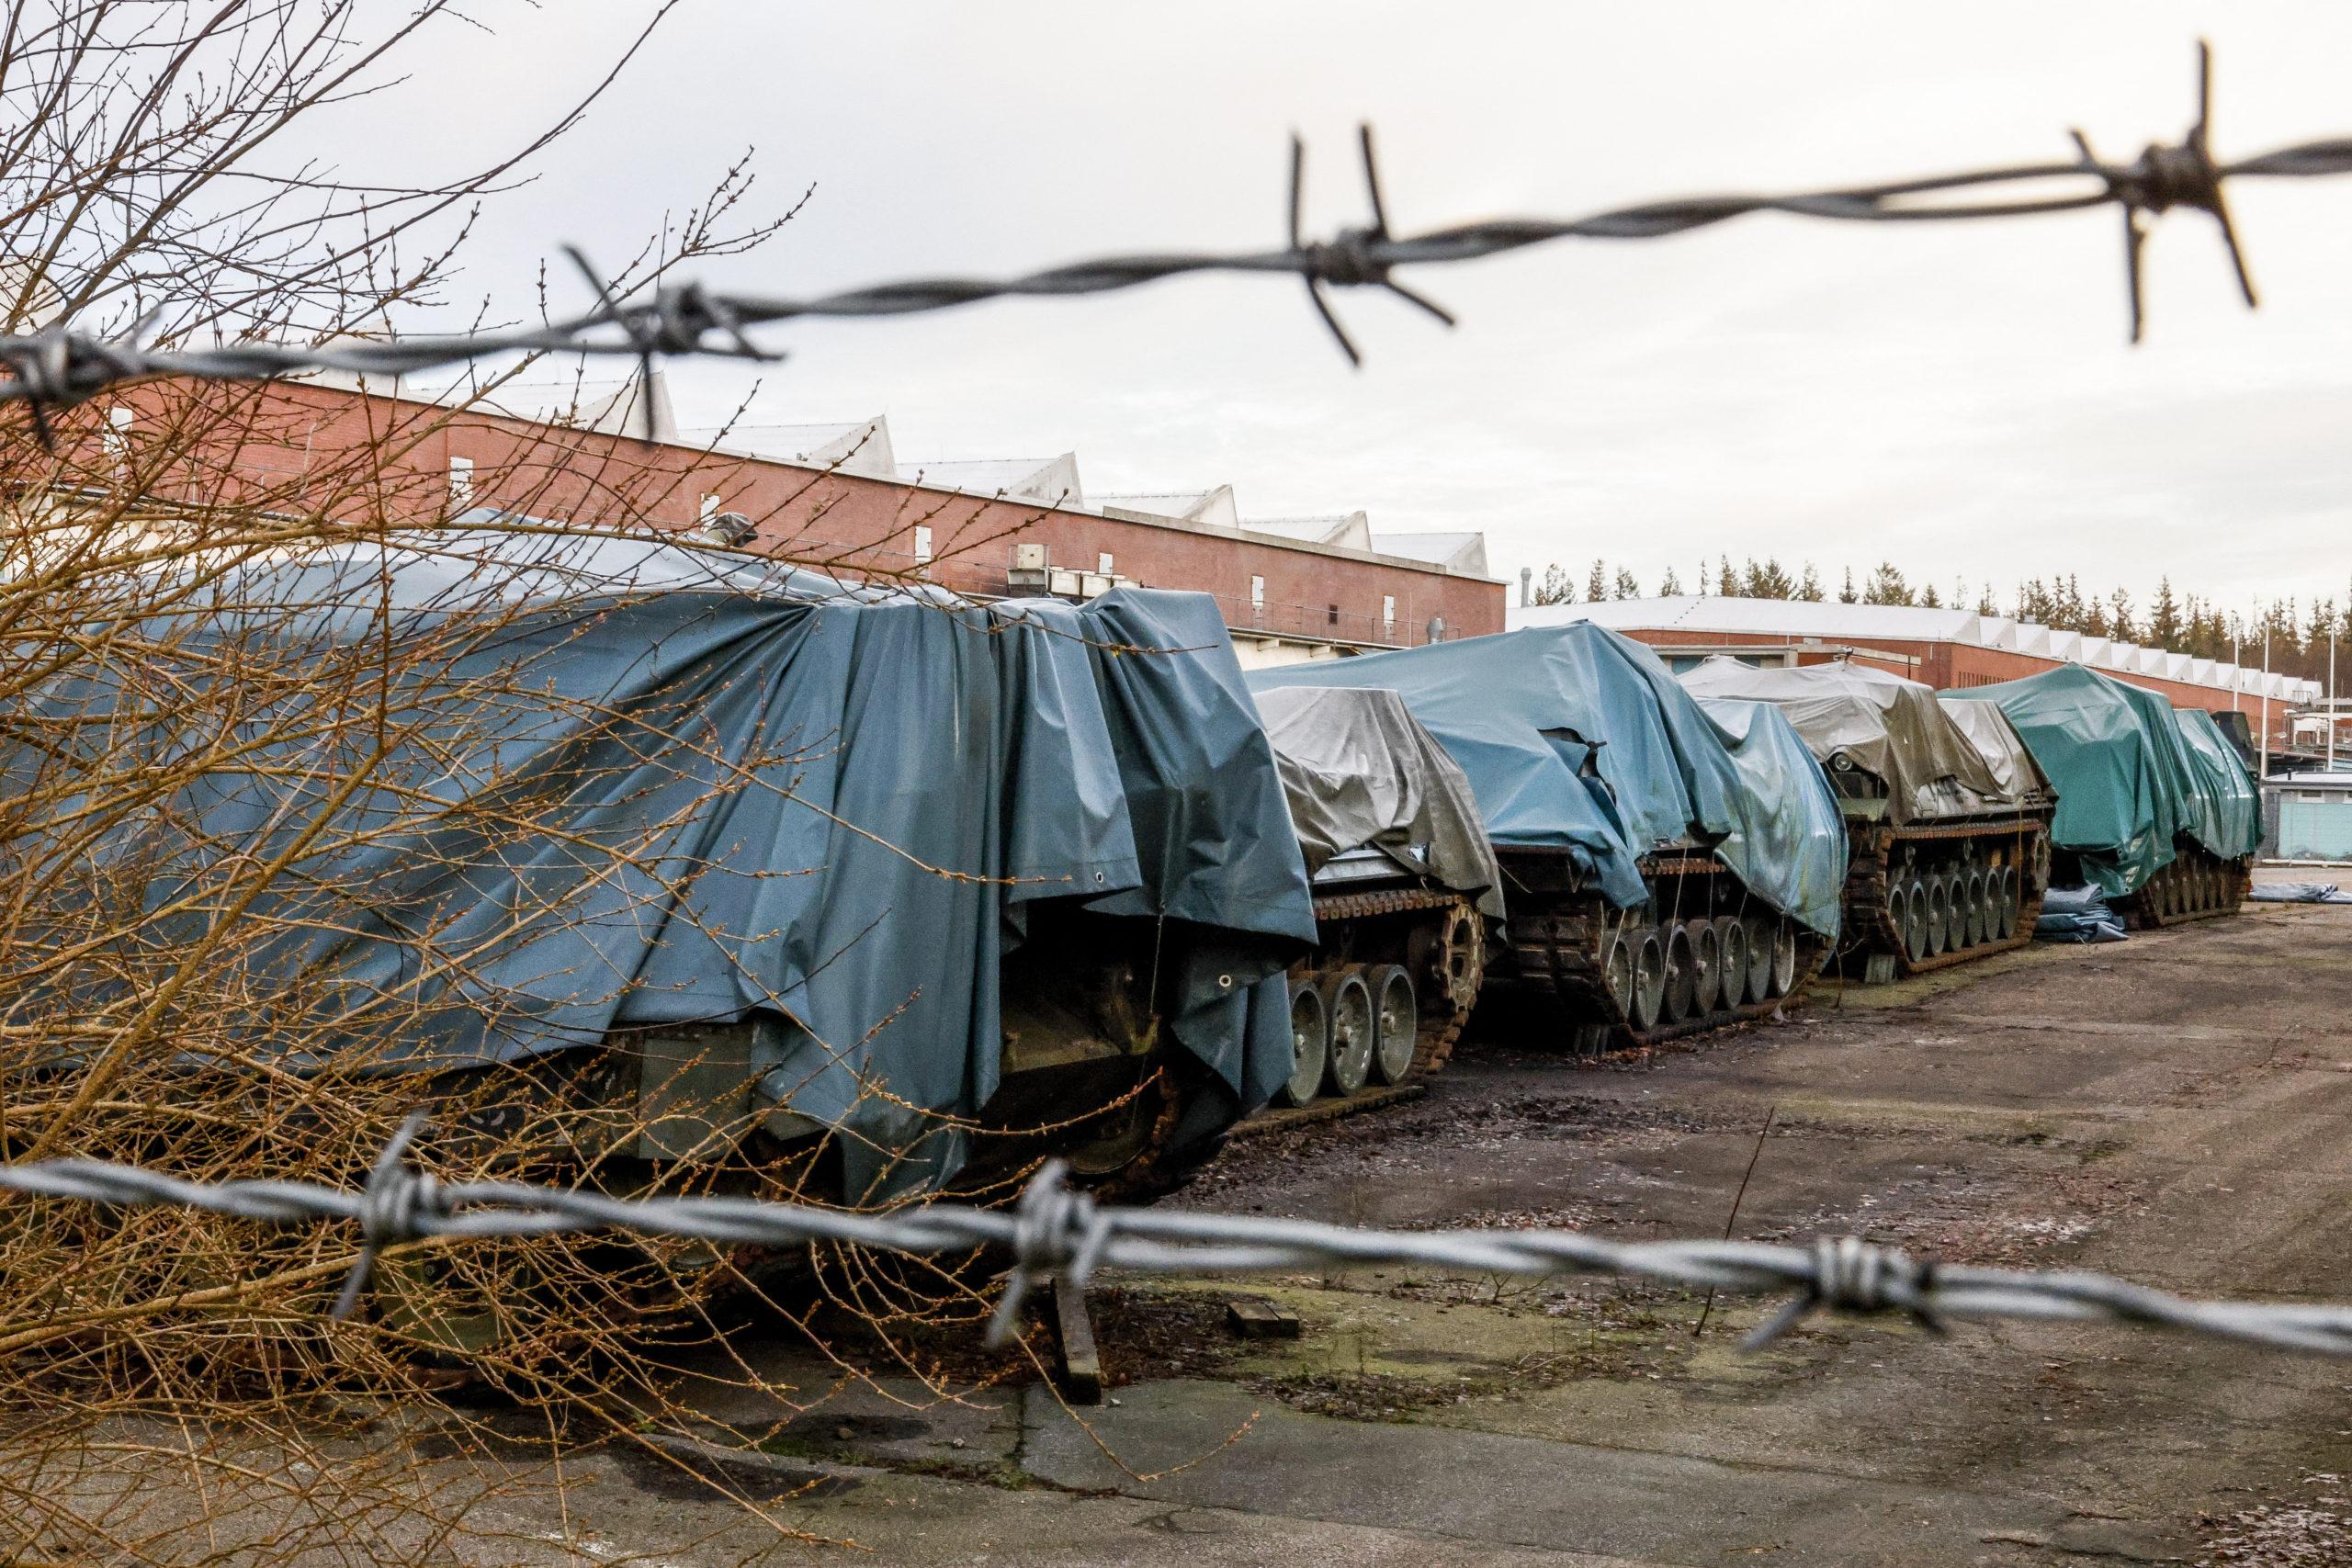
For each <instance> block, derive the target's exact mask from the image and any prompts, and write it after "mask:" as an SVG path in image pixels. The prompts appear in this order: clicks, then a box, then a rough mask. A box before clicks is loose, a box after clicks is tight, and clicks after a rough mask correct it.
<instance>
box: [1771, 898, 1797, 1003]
mask: <svg viewBox="0 0 2352 1568" xmlns="http://www.w3.org/2000/svg"><path fill="white" fill-rule="evenodd" d="M1796 988H1797V924H1796V922H1795V921H1794V920H1792V919H1789V918H1788V917H1787V916H1786V915H1782V916H1781V922H1780V924H1778V925H1776V926H1774V927H1773V928H1772V994H1773V995H1774V996H1776V997H1785V996H1787V995H1788V994H1789V993H1790V992H1791V991H1793V990H1795V989H1796Z"/></svg>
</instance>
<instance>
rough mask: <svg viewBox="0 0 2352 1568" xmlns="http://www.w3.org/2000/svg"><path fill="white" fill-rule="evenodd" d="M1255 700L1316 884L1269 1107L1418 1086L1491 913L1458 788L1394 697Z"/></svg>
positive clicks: (1481, 960) (1302, 692)
mask: <svg viewBox="0 0 2352 1568" xmlns="http://www.w3.org/2000/svg"><path fill="white" fill-rule="evenodd" d="M1257 701H1258V711H1259V714H1260V716H1261V717H1262V718H1263V719H1264V721H1265V726H1266V738H1267V739H1269V740H1270V741H1272V743H1273V748H1274V761H1275V763H1276V765H1277V766H1278V767H1279V768H1280V769H1281V770H1282V777H1283V793H1284V795H1286V796H1287V798H1288V799H1289V802H1290V810H1291V819H1292V821H1293V823H1294V825H1295V827H1296V829H1297V830H1298V844H1299V851H1300V852H1301V854H1302V855H1303V856H1304V857H1305V860H1306V869H1307V872H1308V874H1310V875H1311V876H1312V877H1313V879H1314V887H1315V921H1316V932H1317V945H1316V949H1315V951H1314V952H1313V953H1309V954H1308V955H1306V957H1305V958H1302V959H1301V960H1300V961H1299V962H1298V963H1297V964H1294V965H1292V968H1291V1040H1292V1049H1293V1053H1294V1055H1293V1061H1294V1063H1295V1070H1294V1071H1293V1073H1292V1075H1291V1078H1290V1081H1289V1082H1288V1083H1287V1084H1285V1085H1284V1086H1283V1092H1282V1094H1281V1095H1280V1096H1279V1097H1278V1098H1279V1100H1281V1101H1282V1102H1283V1103H1287V1104H1290V1105H1294V1106H1300V1105H1306V1104H1309V1103H1311V1102H1313V1101H1314V1100H1317V1098H1318V1097H1320V1096H1322V1095H1324V1094H1326V1093H1329V1094H1332V1095H1336V1096H1340V1097H1341V1098H1346V1097H1351V1096H1355V1095H1358V1094H1360V1093H1363V1092H1364V1090H1365V1086H1366V1084H1367V1083H1368V1082H1369V1083H1372V1084H1374V1085H1376V1086H1379V1087H1389V1086H1397V1085H1402V1084H1407V1083H1411V1082H1415V1081H1417V1080H1419V1079H1420V1078H1424V1077H1428V1076H1429V1075H1430V1074H1431V1073H1434V1072H1436V1071H1438V1070H1439V1069H1440V1068H1441V1067H1442V1066H1445V1063H1446V1059H1447V1058H1448V1057H1449V1056H1451V1055H1453V1043H1454V1042H1455V1040H1457V1039H1458V1038H1460V1036H1461V1033H1462V1029H1463V1025H1464V1024H1465V1023H1467V1022H1468V1021H1469V1020H1470V1008H1471V1004H1472V1003H1473V1002H1475V1001H1476V999H1477V996H1478V987H1479V982H1480V979H1481V977H1482V976H1483V973H1484V967H1485V954H1486V922H1487V920H1488V919H1500V918H1501V916H1502V913H1503V900H1502V892H1501V882H1502V874H1501V873H1500V871H1499V870H1498V869H1497V867H1496V864H1495V856H1494V852H1493V850H1492V849H1490V848H1489V847H1488V846H1487V834H1486V829H1484V828H1483V827H1481V826H1480V825H1479V822H1478V808H1477V803H1476V799H1475V797H1474V796H1473V795H1472V793H1471V789H1470V781H1469V780H1468V778H1466V777H1465V776H1464V774H1463V772H1462V770H1461V769H1460V768H1459V767H1457V766H1456V765H1455V764H1454V761H1453V758H1451V757H1449V756H1447V755H1446V754H1445V750H1444V748H1443V747H1442V746H1440V745H1439V744H1438V743H1437V741H1436V739H1435V738H1433V737H1432V736H1431V735H1430V732H1429V731H1428V730H1426V729H1424V728H1422V727H1421V726H1420V724H1419V722H1418V721H1416V720H1415V719H1414V717H1413V716H1412V714H1411V713H1410V712H1409V711H1408V709H1407V708H1406V706H1405V703H1404V700H1403V699H1402V698H1400V697H1399V696H1398V695H1397V694H1396V693H1395V692H1392V691H1386V690H1377V689H1366V688H1363V687H1349V686H1341V687H1318V686H1289V687H1275V688H1271V689H1268V690H1265V691H1261V692H1260V693H1258V694H1257Z"/></svg>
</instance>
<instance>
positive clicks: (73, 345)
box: [0, 42, 2352, 443]
mask: <svg viewBox="0 0 2352 1568" xmlns="http://www.w3.org/2000/svg"><path fill="white" fill-rule="evenodd" d="M2197 82H2198V85H2197V118H2196V121H2195V123H2193V124H2192V125H2191V126H2190V127H2189V130H2188V134H2187V135H2186V136H2185V137H2183V138H2182V140H2181V141H2180V142H2179V143H2178V144H2177V145H2165V144H2164V143H2161V142H2152V143H2150V144H2149V145H2148V146H2147V147H2146V148H2145V149H2144V150H2143V151H2142V152H2141V154H2140V156H2139V157H2138V158H2136V159H2135V160H2133V161H2132V162H2131V163H2129V164H2110V163H2107V162H2104V161H2102V160H2101V159H2100V158H2099V157H2098V155H2097V154H2096V153H2095V152H2093V151H2092V149H2091V144H2090V141H2089V139H2088V138H2087V137H2086V136H2085V135H2084V134H2083V133H2082V132H2081V131H2079V130H2075V131H2073V132H2070V134H2071V135H2072V137H2073V139H2074V142H2075V152H2076V156H2075V158H2074V159H2072V160H2071V161H2068V162H2065V163H2049V164H2016V165H2010V166H2007V167H2000V168H1990V169H1976V170H1971V171H1968V172H1965V173H1961V174H1951V175H1933V176H1929V177H1927V178H1923V179H1913V180H1898V181H1893V182H1890V183H1886V184H1881V185H1866V186H1843V187H1839V188H1835V189H1829V190H1819V191H1809V192H1802V193H1797V194H1792V195H1779V196H1711V197H1685V198H1681V199H1678V200H1671V201H1657V202H1648V203H1645V204H1643V205H1641V206H1637V207H1627V208H1620V209H1616V210H1613V211H1609V212H1600V213H1594V214H1591V215H1589V216H1587V217H1583V218H1577V219H1569V220H1551V219H1538V218H1503V219H1490V220H1485V221H1482V222H1476V223H1465V224H1460V225H1456V226H1455V227H1453V228H1450V229H1437V230H1432V231H1429V232H1427V233H1423V234H1416V235H1410V236H1399V235H1396V234H1393V233H1391V232H1390V231H1389V226H1388V209H1387V204H1386V202H1385V199H1384V198H1383V196H1382V193H1381V185H1380V174H1379V168H1378V165H1377V164H1376V162H1375V161H1374V155H1373V141H1372V128H1371V127H1370V126H1369V125H1366V126H1363V127H1362V128H1361V130H1360V131H1359V141H1360V143H1361V147H1362V152H1363V173H1364V183H1365V186H1366V188H1367V193H1368V196H1369V198H1370V204H1371V209H1372V221H1371V222H1370V223H1369V224H1368V225H1365V226H1363V227H1359V228H1343V229H1341V230H1340V231H1339V233H1338V234H1337V235H1336V236H1335V237H1334V238H1332V239H1330V240H1328V241H1308V240H1306V238H1304V237H1303V232H1302V229H1301V200H1302V196H1303V191H1304V181H1305V172H1306V146H1305V143H1304V142H1302V141H1299V140H1298V138H1296V137H1295V136H1294V137H1293V138H1292V139H1291V170H1290V226H1289V237H1288V243H1286V244H1285V245H1283V248H1282V249H1280V250H1272V251H1258V252H1246V253H1238V254H1167V255H1133V256H1111V257H1104V258H1102V259H1099V260H1094V261H1085V262H1078V263H1075V264H1072V265H1066V266H1058V267H1052V268H1048V269H1046V271H1043V272H1033V273H1028V274H1025V275H1023V276H1018V277H1008V278H993V279H990V278H955V277H944V278H919V279H912V280H909V281H906V282H900V283H891V284H883V285H880V286H878V287H874V288H854V289H848V290H845V291H842V292H840V293H833V294H823V295H817V296H814V297H811V298H808V299H783V298H776V297H773V296H764V295H752V294H722V293H718V292H715V291H713V290H710V289H707V288H704V287H703V286H702V285H700V284H699V283H694V282H684V283H677V284H664V285H662V286H660V287H657V288H654V289H653V290H651V291H650V295H649V296H647V297H645V298H642V299H637V300H634V301H624V300H620V299H615V298H614V297H613V295H612V294H611V292H610V291H609V290H608V289H607V288H606V287H605V284H604V282H603V281H602V279H601V276H600V275H599V274H598V273H597V272H596V270H595V269H594V267H593V266H591V265H589V264H588V262H587V261H586V259H585V258H584V257H582V255H581V254H580V253H579V252H578V251H577V250H574V249H571V248H570V247H566V254H568V255H570V256H571V259H572V261H573V263H574V264H575V265H577V266H578V267H579V268H580V270H581V271H582V274H583V275H584V276H585V277H586V279H587V282H588V285H589V288H591V289H592V290H593V291H594V294H595V295H596V301H597V302H596V304H595V306H594V309H592V310H588V311H586V312H585V313H583V314H582V315H579V316H577V317H574V318H572V319H571V320H569V321H557V322H551V323H548V324H547V325H544V326H539V327H534V328H522V329H515V330H512V331H503V332H484V333H467V334H463V335H458V336H439V337H416V338H405V339H400V340H396V341H390V342H383V343H355V344H325V345H321V346H317V347H301V346H292V345H288V344H271V343H259V342H256V343H245V344H223V345H220V346H217V347H213V348H209V349H175V350H162V349H157V348H154V347H152V346H151V345H150V334H151V333H152V331H153V324H154V322H155V321H156V320H157V319H158V315H159V312H151V313H150V314H149V315H148V316H146V317H145V318H142V319H141V321H139V322H137V323H135V324H134V325H132V326H131V327H130V329H129V330H128V331H126V332H124V333H121V334H119V336H116V337H112V338H103V337H98V336H96V335H94V334H92V333H85V332H80V331H77V330H75V329H74V328H72V327H70V326H63V325H52V326H50V327H47V328H44V329H42V330H41V331H40V332H38V333H29V334H24V335H17V336H0V366H5V367H6V369H7V370H8V371H10V372H11V374H12V376H13V379H10V380H7V381H5V382H0V401H22V402H24V403H26V404H27V405H28V408H29V410H30V412H31V414H32V418H33V423H34V426H35V429H36V431H37V432H38V433H39V434H40V437H41V439H42V440H43V442H44V443H46V442H48V441H49V440H50V439H51V435H50V429H49V424H48V414H49V413H50V412H51V411H54V410H58V409H63V408H70V407H72V406H74V404H76V403H80V402H83V401H85V400H88V399H90V398H92V397H95V396H96V395H98V394H99V393H101V392H104V391H106V390H107V389H110V388H113V387H117V386H119V385H121V384H122V383H124V382H126V381H133V380H140V379H144V378H151V377H159V376H183V377H195V378H205V379H214V380H265V379H269V378H275V377H281V376H287V375H293V374H299V373H301V372H304V371H312V370H344V371H349V372H355V373H357V374H361V375H381V376H401V375H410V374H413V373H415V372H418V371H422V370H430V369H435V368H437V367H446V366H449V365H454V364H458V363H462V362H466V361H469V360H473V359H477V358H481V357H484V356H488V355H499V354H505V353H514V352H523V353H560V354H623V355H630V356H632V357H634V358H636V359H637V360H638V361H639V370H640V374H641V375H644V376H646V377H650V374H651V367H652V362H653V360H654V359H655V358H656V357H657V356H661V355H720V356H726V357H732V358H742V359H754V360H763V361H764V360H775V359H780V358H782V357H783V355H781V354H780V353H778V352H774V351H770V350H766V349H763V348H762V347H760V346H759V345H758V344H755V343H753V342H752V339H751V338H750V337H749V336H748V335H747V333H746V329H747V328H750V327H753V326H760V325H765V324H769V323H773V322H776V321H791V320H795V319H797V318H799V317H804V316H827V317H845V316H898V315H907V314H910V313H914V312H918V311H926V310H946V309H948V308H950V307H951V306H956V305H965V304H970V303H972V302H974V301H977V300H982V299H1005V298H1014V297H1019V298H1041V297H1053V298H1059V297H1064V296H1069V295H1079V294H1104V293H1110V292H1113V291H1115V290H1118V289H1124V288H1136V287H1137V286H1138V285H1141V284H1145V283H1149V282H1154V281H1156V280H1159V279H1161V278H1167V277H1174V276H1182V275H1186V274H1192V273H1204V272H1241V273H1288V274H1291V275H1294V276H1297V277H1299V278H1300V279H1302V280H1303V281H1304V282H1305V284H1306V293H1307V298H1308V299H1309V301H1310V302H1311V303H1312V304H1313V305H1314V307H1315V310H1316V312H1317V315H1318V316H1320V317H1321V319H1322V321H1323V323H1324V325H1325V326H1327V327H1329V329H1330V332H1331V334H1332V336H1333V337H1334V338H1335V339H1336V340H1337V341H1338V343H1339V345H1340V349H1341V351H1342V352H1343V353H1345V354H1346V355H1347V356H1348V359H1349V361H1350V362H1351V364H1357V365H1361V364H1362V363H1363V355H1362V353H1361V352H1360V351H1359V350H1358V349H1357V347H1356V344H1355V342H1354V340H1353V339H1351V337H1350V336H1349V335H1348V333H1347V330H1346V329H1345V328H1344V327H1343V326H1341V325H1340V319H1339V317H1338V315H1337V314H1336V313H1335V312H1334V311H1333V310H1332V309H1331V304H1330V300H1329V297H1328V295H1327V293H1326V290H1327V289H1329V288H1383V289H1385V290H1387V291H1388V292H1389V293H1391V294H1394V295H1396V296H1397V297H1398V298H1399V299H1405V300H1407V301H1408V302H1409V303H1411V304H1413V305H1415V306H1417V307H1419V309H1420V310H1425V311H1427V312H1428V313H1430V315H1432V316H1435V317H1436V318H1437V319H1438V320H1439V321H1443V322H1444V323H1445V324H1446V325H1448V326H1452V325H1453V324H1454V317H1453V313H1452V312H1451V311H1449V310H1446V309H1444V308H1443V307H1442V306H1441V305H1439V304H1437V303H1436V302H1434V301H1433V300H1430V299H1427V298H1425V297H1424V296H1422V295H1421V294H1419V293H1418V292H1416V291H1415V290H1413V289H1412V288H1408V287H1407V286H1406V285H1404V284H1403V283H1400V282H1398V281H1397V278H1396V276H1394V274H1395V270H1396V269H1397V268H1398V267H1403V266H1426V265H1443V264H1449V263H1454V262H1466V261H1476V260H1479V259H1481V258H1484V257H1487V256H1493V255H1500V254H1504V253H1506V252H1510V251H1516V250H1521V249H1524V248H1526V247H1528V246H1530V245H1537V244H1544V243H1549V242H1551V241H1555V240H1564V239H1596V240H1656V239H1663V238H1666V237H1668V236H1669V235H1675V234H1685V233H1689V232H1691V231H1693V230H1697V229H1703V228H1708V227H1711V226H1712V225H1714V224H1717V223H1723V222H1726V221H1728V220H1732V219H1735V218H1740V217H1745V216H1747V215H1748V214H1751V213H1758V212H1782V213H1788V214H1791V215H1793V216H1797V217H1804V218H1823V219H1831V220H1838V221H1845V222H1871V223H1921V222H1947V221H1962V220H1978V219H1989V218H2016V217H2022V216H2028V215H2032V214H2039V213H2051V212H2069V211H2078V210H2082V209H2088V208H2097V207H2114V208H2117V209H2120V211H2121V213H2122V216H2123V230H2124V271H2125V280H2126V283H2127V285H2128V287H2129V289H2130V295H2131V341H2132V342H2134V343H2137V342H2139V341H2140V338H2141V335H2142V333H2143V327H2144V324H2145V311H2144V309H2143V299H2142V290H2141V270H2142V252H2143V246H2144V244H2145V241H2146V237H2147V232H2148V229H2147V221H2146V220H2148V219H2150V218H2153V217H2154V216H2156V215H2159V214H2162V213H2164V212H2166V211H2169V210H2170V209H2173V208H2176V207H2186V208H2193V209H2197V210H2199V211H2200V212H2204V213H2207V214H2209V215H2210V216H2211V218H2212V219H2213V220H2214V221H2215V223H2216V224H2217V225H2218V226H2219V228H2220V231H2221V235H2222V243H2223V244H2224V246H2226V247H2227V249H2228V251H2229V254H2230V262H2231V265H2232V266H2233V269H2234V271H2235V273H2236V276H2237V280H2238V287H2239V289H2240V291H2241V292H2242V293H2243V294H2244V295H2245V301H2246V303H2247V304H2248V305H2249V306H2251V305H2253V304H2255V303H2256V299H2255V291H2254V283H2253V280H2252V278H2251V276H2249V274H2248V273H2247V270H2246V265H2245V255H2244V253H2243V252H2242V250H2241V249H2240V247H2239V244H2238V237H2237V231H2236V229H2235V227H2234V226H2233V224H2232V222H2231V220H2230V212H2229V206H2228V203H2227V201H2226V200H2225V199H2224V197H2223V191H2222V187H2223V186H2224V184H2225V182H2227V181H2230V180H2233V179H2241V178H2266V179H2309V178H2313V177H2316V176H2319V175H2340V174H2346V173H2352V137H2336V138H2331V139H2327V140H2324V141H2306V142H2302V143H2300V144H2298V145H2296V146H2292V147H2284V148H2280V149H2278V151H2276V152H2266V153H2262V154H2259V155H2257V156H2255V157H2251V158H2242V159H2239V160H2237V161H2235V162H2233V163H2228V164H2222V163H2218V162H2216V161H2215V160H2214V158H2213V156H2212V152H2211V148H2210V145H2209V136H2208V132H2209V128H2210V125H2211V100H2212V90H2211V89H2212V53H2211V49H2210V48H2209V47H2208V46H2207V45H2206V44H2204V43H2203V42H2199V45H2198V77H2197ZM2062 179H2075V180H2079V181H2082V182H2085V184H2086V188H2085V189H2082V190H2080V191H2076V192H2073V193H2069V194H2055V195H2045V196H2031V197H2002V196H2000V195H1999V194H1998V193H1999V192H2001V191H2004V190H2007V189H2008V188H2010V187H2014V186H2020V185H2028V184H2032V183H2035V182H2044V181H2051V180H2062ZM1972 192H1989V193H1992V194H1990V195H1989V196H1985V197H1971V195H1970V193H1972ZM640 402H641V404H642V406H643V407H644V409H645V410H646V415H645V417H646V419H647V422H648V425H647V435H648V437H649V438H650V436H651V434H652V429H651V420H652V407H653V400H652V399H651V398H650V397H646V398H643V399H641V400H640Z"/></svg>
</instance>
